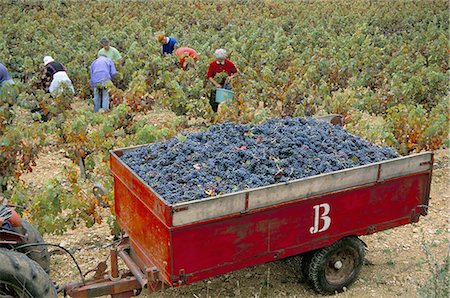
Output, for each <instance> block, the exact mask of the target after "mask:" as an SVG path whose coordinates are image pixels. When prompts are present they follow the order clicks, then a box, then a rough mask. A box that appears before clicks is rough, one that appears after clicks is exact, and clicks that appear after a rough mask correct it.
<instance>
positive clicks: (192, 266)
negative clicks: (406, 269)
mask: <svg viewBox="0 0 450 298" xmlns="http://www.w3.org/2000/svg"><path fill="white" fill-rule="evenodd" d="M428 177H429V173H419V174H414V175H408V176H403V177H401V178H400V179H391V180H388V181H385V182H384V183H376V184H373V185H367V186H363V187H358V188H352V189H348V190H344V191H339V192H334V193H326V194H323V195H319V196H314V197H311V198H309V199H305V200H294V201H291V202H287V203H283V204H279V205H276V206H269V207H266V208H261V209H258V210H250V211H249V212H248V213H243V214H238V215H234V216H229V217H223V218H220V220H210V221H204V222H198V223H195V224H192V225H186V226H181V227H178V228H173V234H172V235H173V238H172V242H171V244H172V249H173V272H174V273H175V274H180V275H181V273H180V272H182V275H183V276H185V278H186V279H187V282H188V283H190V282H195V281H197V280H202V279H204V278H209V277H212V276H216V275H218V274H223V273H226V272H230V271H233V270H238V269H240V268H245V267H248V266H253V265H255V264H259V263H263V262H268V261H271V260H275V259H278V258H284V257H288V256H291V255H296V254H299V253H302V252H306V251H310V250H314V249H317V248H321V247H324V246H327V245H330V244H331V243H333V242H334V241H336V240H338V239H340V238H342V237H345V236H348V235H365V234H370V233H374V232H377V231H381V230H384V229H389V228H393V227H396V226H400V225H405V224H408V223H411V222H414V221H416V220H415V216H416V215H418V214H419V213H420V208H418V206H420V205H421V204H423V202H424V201H423V200H424V198H425V197H426V195H427V194H426V193H427V184H428Z"/></svg>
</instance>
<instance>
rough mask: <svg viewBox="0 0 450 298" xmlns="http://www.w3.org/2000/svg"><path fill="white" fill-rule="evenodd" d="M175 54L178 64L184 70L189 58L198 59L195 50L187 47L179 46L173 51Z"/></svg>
mask: <svg viewBox="0 0 450 298" xmlns="http://www.w3.org/2000/svg"><path fill="white" fill-rule="evenodd" d="M175 55H176V56H177V57H178V59H179V60H180V66H181V68H182V69H183V70H186V68H187V65H188V64H189V62H188V61H189V58H191V59H193V60H194V61H196V60H197V59H198V57H197V52H196V51H195V50H194V49H191V48H188V47H181V48H178V49H177V50H176V51H175ZM186 59H188V60H186Z"/></svg>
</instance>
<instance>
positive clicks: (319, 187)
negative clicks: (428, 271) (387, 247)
mask: <svg viewBox="0 0 450 298" xmlns="http://www.w3.org/2000/svg"><path fill="white" fill-rule="evenodd" d="M133 149H134V148H127V149H120V150H115V151H112V152H111V156H110V161H111V171H112V173H113V176H114V194H115V211H116V217H117V221H118V223H119V225H120V226H121V228H122V229H123V230H124V231H125V232H126V237H125V238H124V239H123V240H122V241H121V243H120V244H119V245H118V246H117V247H116V248H115V249H113V250H112V252H111V269H110V271H106V270H105V268H100V267H99V270H98V272H97V274H96V275H95V277H94V278H93V279H92V280H90V281H86V282H85V283H71V284H67V285H66V286H65V290H66V293H67V294H69V295H70V296H72V297H96V296H100V295H108V294H111V295H112V296H113V297H131V296H135V295H137V294H139V293H140V291H141V289H144V288H146V289H148V290H149V291H157V290H159V289H161V288H163V287H167V286H180V285H185V284H190V283H193V282H196V281H199V280H203V279H207V278H210V277H213V276H217V275H220V274H224V273H227V272H231V271H234V270H239V269H241V268H245V267H249V266H253V265H257V264H262V263H265V262H270V261H274V260H279V259H283V258H287V257H291V256H298V255H301V256H303V258H299V260H302V261H300V262H299V265H298V266H300V267H301V268H302V271H303V272H304V274H305V276H306V278H307V279H308V280H309V282H311V284H312V286H313V288H314V289H316V290H317V291H318V292H320V293H323V294H329V293H334V292H335V291H340V290H342V289H343V287H345V286H348V285H349V284H350V283H352V282H353V281H354V280H355V279H356V278H357V276H358V274H359V271H360V269H361V267H362V265H363V262H364V244H363V243H362V241H361V240H359V238H358V236H360V235H368V234H372V233H376V232H379V231H382V230H386V229H391V228H394V227H397V226H401V225H405V224H409V223H413V222H417V221H418V220H419V217H420V215H426V213H427V206H428V200H429V194H430V184H431V174H432V168H433V154H432V153H430V152H426V153H421V154H415V155H411V156H407V157H400V158H396V159H392V160H387V161H383V162H378V163H373V164H369V165H365V166H360V167H355V168H351V169H345V170H341V171H336V172H331V173H326V174H321V175H317V176H313V177H308V178H304V179H299V180H294V181H289V182H287V183H280V184H275V185H269V186H266V187H260V188H254V189H249V190H245V191H240V192H236V193H230V194H227V195H222V196H220V197H208V198H204V199H201V200H196V201H190V202H183V203H177V204H172V205H171V204H168V203H167V202H166V201H165V200H164V198H163V197H161V196H160V195H159V194H158V193H156V192H155V191H154V190H153V189H151V188H150V187H149V186H148V185H147V184H146V183H145V182H144V181H143V180H142V179H140V178H139V177H138V176H137V175H136V174H135V173H134V172H133V171H132V170H131V169H130V168H129V167H128V166H127V165H125V164H124V163H123V162H122V161H121V159H120V157H121V156H122V155H123V154H124V152H126V151H127V150H133ZM118 257H120V258H121V259H122V260H123V261H124V263H125V264H126V266H127V268H126V269H125V270H119V269H118V265H117V259H118Z"/></svg>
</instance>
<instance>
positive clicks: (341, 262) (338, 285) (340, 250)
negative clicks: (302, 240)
mask: <svg viewBox="0 0 450 298" xmlns="http://www.w3.org/2000/svg"><path fill="white" fill-rule="evenodd" d="M364 255H365V250H364V245H363V243H362V241H361V240H359V239H358V237H353V236H351V237H346V238H343V239H341V240H339V241H336V242H335V243H333V244H331V245H330V246H327V247H324V248H322V249H320V250H317V251H316V252H315V253H314V254H313V256H312V259H311V263H310V265H309V272H308V276H309V279H310V280H311V285H312V287H313V288H314V290H315V291H316V292H318V293H320V294H324V295H329V294H334V293H335V292H342V291H343V290H344V287H347V286H348V285H350V284H351V283H353V282H354V281H355V280H356V279H357V278H358V276H359V273H360V272H361V268H362V266H363V264H364Z"/></svg>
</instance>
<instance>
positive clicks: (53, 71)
mask: <svg viewBox="0 0 450 298" xmlns="http://www.w3.org/2000/svg"><path fill="white" fill-rule="evenodd" d="M44 65H45V67H46V72H45V75H46V77H47V79H48V80H51V83H50V87H49V88H48V91H49V92H50V93H51V94H53V95H56V94H58V93H61V92H63V91H64V87H68V88H69V89H70V90H71V91H72V93H73V94H75V90H74V88H73V85H72V81H71V80H70V79H69V76H68V75H67V72H66V68H65V67H64V65H62V64H61V63H59V62H56V61H55V59H53V58H52V57H51V56H45V57H44ZM61 82H64V83H65V84H63V85H60V83H61Z"/></svg>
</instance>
